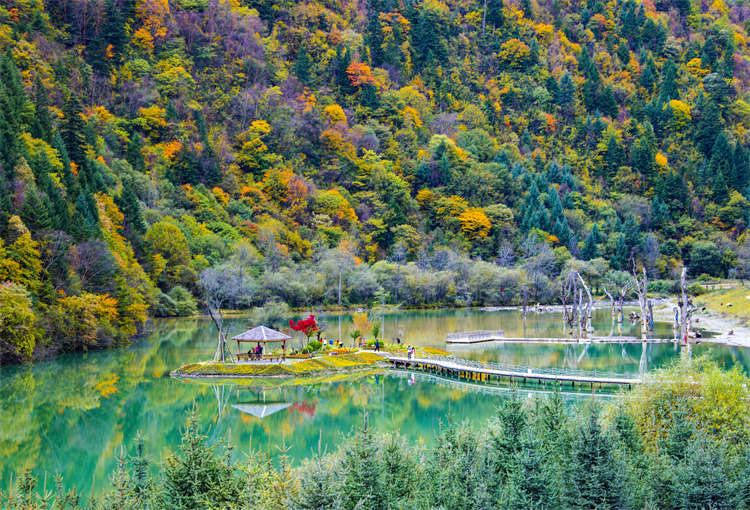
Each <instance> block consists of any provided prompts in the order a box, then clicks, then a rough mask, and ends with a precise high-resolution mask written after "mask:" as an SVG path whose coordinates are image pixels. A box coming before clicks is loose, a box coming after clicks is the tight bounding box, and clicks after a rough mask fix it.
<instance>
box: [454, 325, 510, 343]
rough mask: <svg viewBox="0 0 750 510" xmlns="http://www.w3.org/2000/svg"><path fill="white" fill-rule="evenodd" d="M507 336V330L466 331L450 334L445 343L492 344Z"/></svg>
mask: <svg viewBox="0 0 750 510" xmlns="http://www.w3.org/2000/svg"><path fill="white" fill-rule="evenodd" d="M504 335H505V330H502V329H501V330H496V331H466V332H463V333H448V335H446V339H445V341H446V342H448V343H456V344H458V343H464V344H473V343H476V342H491V341H492V340H497V339H500V338H502V337H503V336H504Z"/></svg>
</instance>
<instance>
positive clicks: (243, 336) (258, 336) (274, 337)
mask: <svg viewBox="0 0 750 510" xmlns="http://www.w3.org/2000/svg"><path fill="white" fill-rule="evenodd" d="M291 338H292V337H290V336H288V335H285V334H284V333H281V332H279V331H276V330H273V329H270V328H267V327H265V326H258V327H257V328H253V329H251V330H249V331H245V332H244V333H240V334H239V335H237V336H234V337H232V340H236V341H238V342H283V341H284V340H291Z"/></svg>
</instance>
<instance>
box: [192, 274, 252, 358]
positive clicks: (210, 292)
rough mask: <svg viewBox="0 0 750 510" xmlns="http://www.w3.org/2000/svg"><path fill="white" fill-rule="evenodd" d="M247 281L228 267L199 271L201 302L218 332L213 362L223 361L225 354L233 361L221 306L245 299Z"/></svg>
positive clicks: (246, 295)
mask: <svg viewBox="0 0 750 510" xmlns="http://www.w3.org/2000/svg"><path fill="white" fill-rule="evenodd" d="M247 283H248V280H247V279H245V280H243V279H241V278H239V277H238V273H237V271H236V270H234V269H233V268H230V267H223V268H219V269H206V270H205V271H203V272H202V273H201V276H200V280H199V284H200V286H201V288H202V289H203V298H204V301H203V304H204V307H205V308H206V311H207V312H208V315H209V317H211V320H212V321H213V323H214V326H216V330H217V331H218V333H219V338H218V343H217V346H216V351H215V352H214V355H213V356H212V357H211V360H212V361H214V362H221V363H224V362H225V361H226V357H227V356H226V355H227V354H229V359H230V360H232V361H233V362H234V358H233V357H232V353H231V351H230V350H229V347H228V346H227V336H228V333H229V329H230V328H231V325H225V324H224V315H223V314H222V312H221V308H222V306H224V305H226V304H228V303H233V304H237V303H241V302H242V301H243V300H245V299H247V297H248V295H249V288H248V287H247V286H246V285H247Z"/></svg>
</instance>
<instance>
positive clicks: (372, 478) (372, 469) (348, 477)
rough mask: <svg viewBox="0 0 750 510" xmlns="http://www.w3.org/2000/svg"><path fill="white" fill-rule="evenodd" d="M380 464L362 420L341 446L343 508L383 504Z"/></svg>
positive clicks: (370, 436)
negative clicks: (358, 427) (349, 438)
mask: <svg viewBox="0 0 750 510" xmlns="http://www.w3.org/2000/svg"><path fill="white" fill-rule="evenodd" d="M381 470H382V468H381V465H380V462H379V460H378V457H377V449H376V446H375V444H374V442H373V439H372V435H371V433H370V430H369V426H368V417H367V416H366V415H365V416H364V424H363V426H362V428H361V429H359V430H357V431H356V432H355V434H354V437H352V438H351V440H350V441H349V442H348V444H347V445H346V446H345V447H344V458H343V461H342V473H341V476H342V477H343V491H342V492H343V494H344V495H345V500H344V508H345V509H347V510H354V509H355V508H357V509H362V510H372V509H375V508H381V506H382V505H383V499H384V498H383V491H382V483H381Z"/></svg>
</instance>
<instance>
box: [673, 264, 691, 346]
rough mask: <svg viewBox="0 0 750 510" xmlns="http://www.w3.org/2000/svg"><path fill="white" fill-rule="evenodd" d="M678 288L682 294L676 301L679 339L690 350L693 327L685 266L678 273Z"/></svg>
mask: <svg viewBox="0 0 750 510" xmlns="http://www.w3.org/2000/svg"><path fill="white" fill-rule="evenodd" d="M680 290H681V291H682V292H681V293H682V296H681V297H680V300H679V302H678V303H677V304H678V305H679V307H680V341H684V342H685V344H686V345H687V347H688V352H690V349H691V344H690V338H691V335H692V329H693V321H692V319H693V317H692V316H693V299H692V298H691V297H690V296H688V292H687V268H686V267H683V268H682V273H681V275H680Z"/></svg>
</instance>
